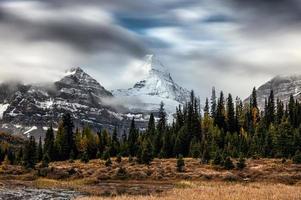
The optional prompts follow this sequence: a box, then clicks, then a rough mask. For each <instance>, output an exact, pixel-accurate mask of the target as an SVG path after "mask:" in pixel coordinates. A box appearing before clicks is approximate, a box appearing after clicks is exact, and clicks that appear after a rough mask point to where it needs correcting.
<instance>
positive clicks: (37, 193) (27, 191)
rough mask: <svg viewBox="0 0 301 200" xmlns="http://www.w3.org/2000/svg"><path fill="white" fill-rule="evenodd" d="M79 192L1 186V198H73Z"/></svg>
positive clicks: (64, 199) (60, 199)
mask: <svg viewBox="0 0 301 200" xmlns="http://www.w3.org/2000/svg"><path fill="white" fill-rule="evenodd" d="M77 196H80V194H79V193H77V192H74V191H67V190H48V189H32V188H25V187H24V188H0V200H41V199H43V200H71V199H74V198H75V197H77Z"/></svg>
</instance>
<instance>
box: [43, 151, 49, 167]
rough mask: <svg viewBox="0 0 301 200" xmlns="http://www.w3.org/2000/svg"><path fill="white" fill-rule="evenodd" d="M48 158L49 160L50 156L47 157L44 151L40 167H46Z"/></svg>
mask: <svg viewBox="0 0 301 200" xmlns="http://www.w3.org/2000/svg"><path fill="white" fill-rule="evenodd" d="M49 160H50V158H49V155H48V153H45V154H44V156H43V159H42V167H48V164H49Z"/></svg>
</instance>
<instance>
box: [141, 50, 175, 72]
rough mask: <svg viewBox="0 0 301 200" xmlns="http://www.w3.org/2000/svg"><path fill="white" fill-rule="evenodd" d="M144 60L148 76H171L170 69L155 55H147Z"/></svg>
mask: <svg viewBox="0 0 301 200" xmlns="http://www.w3.org/2000/svg"><path fill="white" fill-rule="evenodd" d="M144 60H145V63H144V65H143V66H142V67H143V68H144V69H146V70H147V72H148V74H151V73H159V74H163V75H165V76H170V73H169V71H168V69H167V68H166V67H165V66H164V65H163V64H162V63H161V62H160V61H159V60H158V58H157V57H156V56H155V55H153V54H149V55H146V56H145V58H144Z"/></svg>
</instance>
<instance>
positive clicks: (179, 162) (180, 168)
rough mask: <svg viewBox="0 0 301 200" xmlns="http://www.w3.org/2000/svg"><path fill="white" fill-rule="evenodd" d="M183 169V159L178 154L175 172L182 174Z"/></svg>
mask: <svg viewBox="0 0 301 200" xmlns="http://www.w3.org/2000/svg"><path fill="white" fill-rule="evenodd" d="M184 167H185V161H184V159H183V156H182V155H181V154H180V155H179V156H178V159H177V171H178V172H183V171H184Z"/></svg>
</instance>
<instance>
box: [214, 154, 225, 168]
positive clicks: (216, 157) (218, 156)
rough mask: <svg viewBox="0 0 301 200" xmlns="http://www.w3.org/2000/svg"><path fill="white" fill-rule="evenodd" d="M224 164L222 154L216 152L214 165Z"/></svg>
mask: <svg viewBox="0 0 301 200" xmlns="http://www.w3.org/2000/svg"><path fill="white" fill-rule="evenodd" d="M222 162H223V159H222V156H221V154H220V152H219V151H216V152H215V155H214V158H213V164H214V165H220V164H222Z"/></svg>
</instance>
